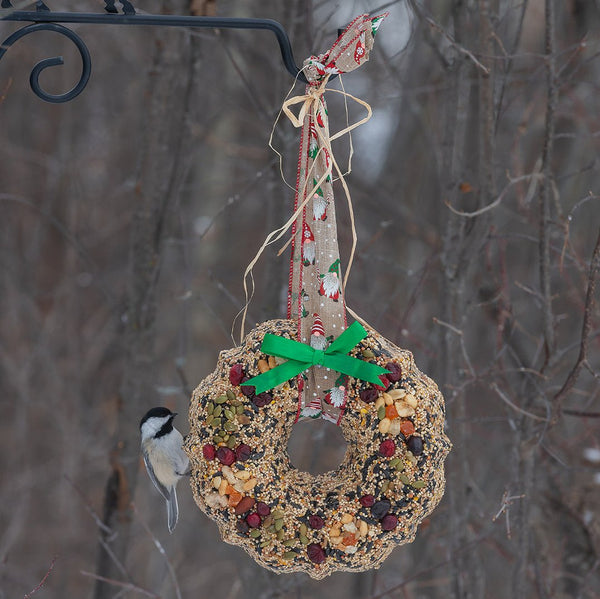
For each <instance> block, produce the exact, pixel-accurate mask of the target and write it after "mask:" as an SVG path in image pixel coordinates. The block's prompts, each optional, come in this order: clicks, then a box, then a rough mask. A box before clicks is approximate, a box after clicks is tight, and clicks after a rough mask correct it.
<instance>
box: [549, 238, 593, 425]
mask: <svg viewBox="0 0 600 599" xmlns="http://www.w3.org/2000/svg"><path fill="white" fill-rule="evenodd" d="M599 269H600V231H599V232H598V237H597V239H596V246H595V247H594V251H593V253H592V259H591V261H590V272H589V275H588V286H587V293H586V298H585V306H584V309H583V325H582V327H581V342H580V345H579V356H578V357H577V361H576V362H575V365H574V366H573V368H572V369H571V372H569V375H568V376H567V378H566V380H565V382H564V384H563V386H562V387H561V388H560V390H559V391H558V393H557V394H556V395H555V396H554V402H553V413H552V422H553V423H555V422H556V420H557V419H558V417H559V416H560V413H561V410H562V403H563V401H564V399H565V397H566V396H567V395H568V394H569V392H570V391H571V389H572V388H573V386H574V385H575V383H576V382H577V379H578V377H579V373H580V372H581V369H582V367H583V366H584V364H585V363H586V362H587V355H588V344H589V337H590V331H591V330H592V313H593V311H594V305H595V293H596V278H597V275H598V270H599Z"/></svg>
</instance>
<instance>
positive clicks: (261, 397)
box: [252, 387, 273, 408]
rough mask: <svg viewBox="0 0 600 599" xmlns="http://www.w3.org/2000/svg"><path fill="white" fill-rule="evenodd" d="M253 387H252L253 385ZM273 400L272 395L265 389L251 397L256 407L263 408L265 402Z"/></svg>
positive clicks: (268, 402)
mask: <svg viewBox="0 0 600 599" xmlns="http://www.w3.org/2000/svg"><path fill="white" fill-rule="evenodd" d="M253 388H254V387H253ZM272 401H273V396H272V395H271V394H270V393H267V392H266V391H265V392H264V393H259V394H258V395H255V396H254V397H253V398H252V403H253V404H254V405H255V406H256V407H257V408H264V407H265V406H266V405H267V404H270V403H271V402H272Z"/></svg>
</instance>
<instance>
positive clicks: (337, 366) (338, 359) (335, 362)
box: [323, 354, 389, 385]
mask: <svg viewBox="0 0 600 599" xmlns="http://www.w3.org/2000/svg"><path fill="white" fill-rule="evenodd" d="M325 356H326V359H325V361H324V363H323V366H326V367H327V368H331V370H334V371H335V372H341V373H343V374H347V375H348V376H351V377H354V378H355V379H360V380H361V381H367V382H369V383H372V384H373V385H381V380H380V379H379V377H380V375H382V374H387V373H388V372H389V370H386V369H385V368H383V367H381V366H378V365H377V364H372V363H371V362H365V361H364V360H361V359H360V358H353V357H352V356H346V355H345V354H333V355H329V354H325Z"/></svg>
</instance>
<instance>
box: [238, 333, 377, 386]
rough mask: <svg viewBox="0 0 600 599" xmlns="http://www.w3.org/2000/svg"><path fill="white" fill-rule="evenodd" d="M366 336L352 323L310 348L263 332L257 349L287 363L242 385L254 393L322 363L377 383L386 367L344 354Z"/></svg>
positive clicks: (349, 374)
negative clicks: (319, 346) (327, 342)
mask: <svg viewBox="0 0 600 599" xmlns="http://www.w3.org/2000/svg"><path fill="white" fill-rule="evenodd" d="M366 336H367V331H366V330H365V328H364V327H363V326H362V325H361V324H360V323H359V322H354V323H352V324H351V325H350V326H349V327H348V328H347V329H346V330H345V331H344V332H343V333H342V334H341V335H340V336H339V337H338V338H337V339H336V340H335V341H333V343H331V345H330V346H329V347H328V348H327V349H325V350H322V349H314V348H312V347H311V346H310V345H308V344H306V343H300V341H296V340H294V339H288V338H286V337H279V336H278V335H271V334H270V333H267V334H266V335H265V336H264V338H263V342H262V345H261V346H260V349H261V351H263V352H264V353H265V354H267V355H268V356H278V357H280V358H285V359H286V360H287V362H284V363H283V364H280V365H279V366H276V367H275V368H271V370H267V372H263V373H262V374H259V375H258V376H255V377H253V378H251V379H249V380H247V381H246V382H245V383H242V385H243V386H253V387H255V393H257V394H259V393H263V392H264V391H267V390H269V389H273V388H274V387H277V386H278V385H281V384H282V383H285V382H286V381H289V380H290V379H292V378H294V377H295V376H297V375H298V374H300V373H301V372H304V371H305V370H308V369H309V368H311V367H312V366H324V367H325V368H330V369H331V370H334V371H335V372H340V373H342V374H346V375H348V376H351V377H354V378H356V379H360V380H362V381H367V382H369V383H372V384H373V385H380V384H381V380H380V379H379V377H380V376H381V375H382V374H387V373H389V370H386V369H385V368H383V367H381V366H378V365H377V364H373V363H372V362H365V361H364V360H361V359H360V358H354V357H353V356H349V355H347V354H348V352H350V351H351V350H352V349H353V348H354V347H355V346H356V345H357V344H358V343H359V342H360V341H362V340H363V339H364V338H365V337H366Z"/></svg>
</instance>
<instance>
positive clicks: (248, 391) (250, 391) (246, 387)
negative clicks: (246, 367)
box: [240, 376, 256, 399]
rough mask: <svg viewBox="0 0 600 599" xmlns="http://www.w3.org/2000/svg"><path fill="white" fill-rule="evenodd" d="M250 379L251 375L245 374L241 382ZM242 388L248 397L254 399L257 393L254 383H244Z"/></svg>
mask: <svg viewBox="0 0 600 599" xmlns="http://www.w3.org/2000/svg"><path fill="white" fill-rule="evenodd" d="M249 380H250V377H249V376H244V377H242V380H241V382H242V383H245V382H246V381H249ZM240 389H241V390H242V393H243V394H244V395H245V396H246V397H249V398H250V399H252V398H253V397H254V394H255V393H256V387H255V386H254V385H242V386H241V387H240Z"/></svg>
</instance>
